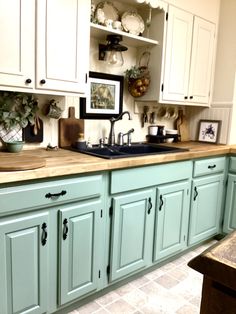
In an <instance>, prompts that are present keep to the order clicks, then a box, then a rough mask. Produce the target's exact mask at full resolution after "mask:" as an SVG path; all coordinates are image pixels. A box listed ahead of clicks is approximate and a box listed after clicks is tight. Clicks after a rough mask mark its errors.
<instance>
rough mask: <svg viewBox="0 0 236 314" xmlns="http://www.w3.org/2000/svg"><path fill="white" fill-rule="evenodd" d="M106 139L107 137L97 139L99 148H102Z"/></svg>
mask: <svg viewBox="0 0 236 314" xmlns="http://www.w3.org/2000/svg"><path fill="white" fill-rule="evenodd" d="M106 139H107V137H101V138H100V139H99V147H101V148H103V147H104V144H105V140H106Z"/></svg>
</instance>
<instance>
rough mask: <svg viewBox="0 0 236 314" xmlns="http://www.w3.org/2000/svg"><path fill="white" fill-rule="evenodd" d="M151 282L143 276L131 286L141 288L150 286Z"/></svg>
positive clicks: (132, 282)
mask: <svg viewBox="0 0 236 314" xmlns="http://www.w3.org/2000/svg"><path fill="white" fill-rule="evenodd" d="M149 282H151V281H150V280H149V279H148V278H147V277H146V276H142V277H140V278H138V279H136V280H133V281H131V282H130V284H131V285H132V286H133V287H135V288H139V287H142V286H144V285H146V284H148V283H149Z"/></svg>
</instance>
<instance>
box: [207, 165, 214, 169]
mask: <svg viewBox="0 0 236 314" xmlns="http://www.w3.org/2000/svg"><path fill="white" fill-rule="evenodd" d="M215 167H216V165H212V166H208V169H214V168H215Z"/></svg>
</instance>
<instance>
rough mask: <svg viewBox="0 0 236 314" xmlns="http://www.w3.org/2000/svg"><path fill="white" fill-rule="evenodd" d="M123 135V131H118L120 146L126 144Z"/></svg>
mask: <svg viewBox="0 0 236 314" xmlns="http://www.w3.org/2000/svg"><path fill="white" fill-rule="evenodd" d="M123 135H124V134H123V133H122V132H120V133H118V140H117V144H118V145H120V146H122V145H123V144H124V139H123Z"/></svg>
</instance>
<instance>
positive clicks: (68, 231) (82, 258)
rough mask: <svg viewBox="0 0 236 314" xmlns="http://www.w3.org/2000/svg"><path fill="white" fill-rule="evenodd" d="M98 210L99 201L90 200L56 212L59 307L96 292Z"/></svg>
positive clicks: (100, 249)
mask: <svg viewBox="0 0 236 314" xmlns="http://www.w3.org/2000/svg"><path fill="white" fill-rule="evenodd" d="M101 210H102V203H101V201H100V200H95V201H92V200H91V201H86V202H85V203H82V202H81V203H76V204H74V205H71V206H69V205H67V206H66V208H65V209H61V210H60V211H59V217H60V219H59V243H60V252H59V260H60V265H59V267H60V268H59V304H60V305H62V304H64V303H66V302H69V301H72V300H74V299H76V298H79V297H81V296H83V295H85V294H87V293H89V292H91V291H95V290H96V289H97V286H98V276H99V274H98V273H99V269H98V263H97V260H98V255H99V254H102V252H103V251H102V248H101V241H100V239H99V230H100V224H101Z"/></svg>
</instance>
